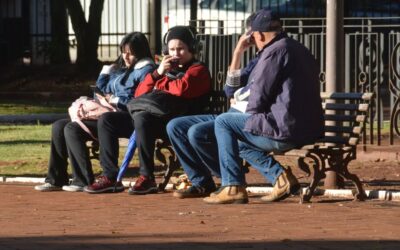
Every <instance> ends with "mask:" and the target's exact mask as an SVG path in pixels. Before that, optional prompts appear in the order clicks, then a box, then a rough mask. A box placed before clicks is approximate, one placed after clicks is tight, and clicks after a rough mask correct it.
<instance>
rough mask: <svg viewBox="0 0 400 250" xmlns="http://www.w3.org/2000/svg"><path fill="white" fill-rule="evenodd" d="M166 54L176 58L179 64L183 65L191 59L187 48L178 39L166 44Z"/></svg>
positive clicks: (191, 55)
mask: <svg viewBox="0 0 400 250" xmlns="http://www.w3.org/2000/svg"><path fill="white" fill-rule="evenodd" d="M168 54H169V55H170V56H172V57H175V58H177V60H178V61H179V64H181V65H184V64H187V63H188V62H190V61H191V60H192V59H193V54H192V53H191V52H190V51H189V47H188V46H187V45H186V44H185V43H184V42H182V41H181V40H179V39H172V40H169V42H168Z"/></svg>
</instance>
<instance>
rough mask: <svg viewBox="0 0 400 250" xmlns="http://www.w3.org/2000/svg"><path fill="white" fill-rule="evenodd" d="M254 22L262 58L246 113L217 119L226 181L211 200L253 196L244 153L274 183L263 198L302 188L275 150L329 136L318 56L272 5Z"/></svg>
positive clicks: (273, 198) (240, 200) (208, 200)
mask: <svg viewBox="0 0 400 250" xmlns="http://www.w3.org/2000/svg"><path fill="white" fill-rule="evenodd" d="M251 28H252V31H253V34H252V35H253V38H254V41H255V44H256V46H257V48H258V49H259V50H260V51H259V61H258V63H257V65H256V66H255V68H254V69H253V70H252V72H251V74H250V77H249V81H251V82H252V84H251V87H250V92H251V95H250V96H249V101H248V105H247V108H246V113H224V114H221V115H220V116H218V117H217V118H216V120H215V135H216V138H217V143H218V154H219V163H220V168H221V176H222V185H221V188H220V189H219V190H218V191H217V192H214V193H211V195H210V196H209V197H206V198H205V199H204V201H205V202H206V203H210V204H228V203H247V202H248V196H247V192H246V187H245V185H246V181H245V173H244V172H243V168H242V160H241V158H243V159H245V160H246V161H247V162H248V163H250V164H251V165H252V166H253V167H254V168H256V169H257V170H258V171H259V172H260V173H261V174H262V175H263V176H264V177H265V178H266V179H267V180H268V181H269V182H271V183H272V184H273V186H274V187H273V191H272V193H271V194H269V195H267V196H263V197H262V198H261V201H263V202H271V201H279V200H282V199H285V198H286V197H288V196H289V195H290V194H292V193H294V192H296V191H297V190H298V189H299V187H300V186H299V183H298V181H297V179H296V177H295V176H294V175H293V174H292V172H291V170H290V168H289V167H287V168H284V167H283V166H282V165H281V164H280V163H279V162H277V161H276V160H275V159H274V158H273V157H272V156H271V155H269V153H270V152H274V151H287V150H290V149H292V148H295V147H300V146H302V145H305V144H309V143H313V142H314V141H315V140H317V139H318V138H320V137H322V136H323V128H324V124H323V112H322V107H321V99H320V94H319V93H320V90H319V80H318V73H319V68H318V65H317V63H316V61H315V59H314V57H313V56H312V55H311V53H310V52H309V51H308V49H307V48H305V47H304V46H303V45H302V44H300V43H299V42H297V41H295V40H293V39H291V38H289V37H288V36H287V35H286V34H285V33H284V32H283V31H282V30H281V24H280V21H279V17H278V16H277V15H276V14H275V13H273V12H272V11H270V10H268V9H262V10H260V11H258V12H257V14H256V16H255V18H254V20H253V22H252V25H251Z"/></svg>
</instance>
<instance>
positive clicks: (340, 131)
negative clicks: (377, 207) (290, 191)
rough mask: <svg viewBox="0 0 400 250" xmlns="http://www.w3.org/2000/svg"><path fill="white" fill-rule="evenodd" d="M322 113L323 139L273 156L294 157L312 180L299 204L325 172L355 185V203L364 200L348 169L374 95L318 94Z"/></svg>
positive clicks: (354, 154) (355, 178)
mask: <svg viewBox="0 0 400 250" xmlns="http://www.w3.org/2000/svg"><path fill="white" fill-rule="evenodd" d="M321 98H322V100H323V103H322V107H323V109H324V111H325V114H324V119H325V136H324V137H323V138H322V139H320V140H318V141H317V142H316V143H315V144H312V145H305V146H303V147H301V148H299V149H292V150H289V151H286V152H283V153H274V155H283V156H290V157H296V158H297V164H298V167H299V168H300V169H301V170H303V171H305V172H306V173H307V174H308V175H309V176H310V175H311V177H312V180H311V183H310V184H309V186H308V187H307V188H306V189H305V191H302V192H301V193H300V197H301V202H309V201H310V199H311V197H312V195H313V193H314V191H315V188H316V187H317V185H318V183H319V182H320V181H321V180H322V179H323V178H325V177H326V172H327V171H334V172H335V173H336V174H337V175H339V176H341V177H342V178H345V179H348V180H351V181H352V182H353V183H354V185H355V186H356V194H355V200H360V201H362V200H365V199H366V197H367V196H366V194H365V192H364V189H363V187H362V184H361V181H360V179H359V178H358V177H357V175H355V174H351V173H350V172H349V170H348V165H349V163H350V161H352V160H354V159H356V155H357V154H356V153H357V144H358V142H359V139H360V136H361V133H362V132H363V130H364V124H365V122H366V118H367V114H368V111H369V105H370V102H371V100H372V98H373V93H326V92H322V93H321Z"/></svg>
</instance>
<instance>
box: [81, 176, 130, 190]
mask: <svg viewBox="0 0 400 250" xmlns="http://www.w3.org/2000/svg"><path fill="white" fill-rule="evenodd" d="M83 191H85V192H87V193H89V194H99V193H117V192H123V191H124V186H123V185H122V183H121V182H120V181H119V182H116V181H112V180H110V179H109V178H108V177H107V176H100V177H99V178H98V179H97V180H96V182H95V183H93V184H92V185H89V186H87V187H85V188H84V189H83Z"/></svg>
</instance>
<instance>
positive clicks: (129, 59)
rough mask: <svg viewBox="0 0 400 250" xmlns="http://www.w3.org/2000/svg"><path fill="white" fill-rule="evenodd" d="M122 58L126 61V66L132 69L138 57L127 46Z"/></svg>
mask: <svg viewBox="0 0 400 250" xmlns="http://www.w3.org/2000/svg"><path fill="white" fill-rule="evenodd" d="M122 58H123V59H124V62H125V66H126V67H127V68H129V67H131V66H132V65H133V64H135V62H136V57H135V56H134V55H133V53H132V51H131V49H130V48H129V45H125V46H124V48H123V51H122Z"/></svg>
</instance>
